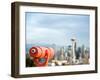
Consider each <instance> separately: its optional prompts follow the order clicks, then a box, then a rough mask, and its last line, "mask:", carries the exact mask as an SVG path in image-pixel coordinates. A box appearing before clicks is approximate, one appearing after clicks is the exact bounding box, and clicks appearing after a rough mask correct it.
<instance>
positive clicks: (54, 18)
mask: <svg viewBox="0 0 100 80" xmlns="http://www.w3.org/2000/svg"><path fill="white" fill-rule="evenodd" d="M25 16H26V42H27V44H38V43H39V44H56V45H61V46H62V45H63V46H66V45H71V40H70V39H71V38H73V37H75V38H76V40H77V45H78V46H81V45H82V44H84V45H85V46H89V15H74V14H73V15H70V14H50V13H31V12H26V15H25Z"/></svg>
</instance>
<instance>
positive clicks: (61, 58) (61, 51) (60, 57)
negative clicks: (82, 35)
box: [59, 47, 65, 60]
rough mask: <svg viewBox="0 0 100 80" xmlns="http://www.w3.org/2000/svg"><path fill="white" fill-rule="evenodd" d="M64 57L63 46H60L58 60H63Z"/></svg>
mask: <svg viewBox="0 0 100 80" xmlns="http://www.w3.org/2000/svg"><path fill="white" fill-rule="evenodd" d="M64 59H65V54H64V47H62V48H61V49H60V56H59V60H64Z"/></svg>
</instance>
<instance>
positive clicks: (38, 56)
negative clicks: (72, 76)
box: [29, 47, 54, 66]
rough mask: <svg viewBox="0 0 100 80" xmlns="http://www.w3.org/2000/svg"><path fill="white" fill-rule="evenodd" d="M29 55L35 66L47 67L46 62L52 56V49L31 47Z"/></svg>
mask: <svg viewBox="0 0 100 80" xmlns="http://www.w3.org/2000/svg"><path fill="white" fill-rule="evenodd" d="M29 54H30V56H31V57H33V62H34V64H35V65H36V66H47V65H48V61H49V60H50V59H52V58H53V56H54V49H53V48H47V47H32V48H30V50H29Z"/></svg>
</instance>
